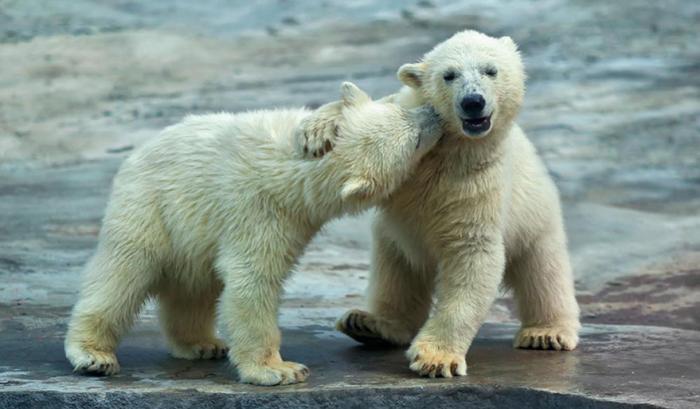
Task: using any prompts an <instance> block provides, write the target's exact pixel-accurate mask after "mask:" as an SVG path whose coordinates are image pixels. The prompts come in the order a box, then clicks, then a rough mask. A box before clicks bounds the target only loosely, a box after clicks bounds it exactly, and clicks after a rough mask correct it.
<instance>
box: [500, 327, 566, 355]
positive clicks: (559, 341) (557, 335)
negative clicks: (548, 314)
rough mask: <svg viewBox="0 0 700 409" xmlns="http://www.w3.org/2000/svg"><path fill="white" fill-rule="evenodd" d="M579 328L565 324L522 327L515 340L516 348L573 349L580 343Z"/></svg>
mask: <svg viewBox="0 0 700 409" xmlns="http://www.w3.org/2000/svg"><path fill="white" fill-rule="evenodd" d="M577 332H578V331H577V330H576V329H575V328H572V327H570V326H565V325H561V326H560V325H542V326H532V327H524V328H520V331H518V334H517V335H516V336H515V339H514V340H513V347H514V348H525V349H553V350H555V351H562V350H563V351H571V350H572V349H574V348H576V345H577V344H578V335H577Z"/></svg>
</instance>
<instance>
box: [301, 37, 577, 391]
mask: <svg viewBox="0 0 700 409" xmlns="http://www.w3.org/2000/svg"><path fill="white" fill-rule="evenodd" d="M398 75H399V78H400V80H401V81H402V82H403V83H404V84H405V85H406V87H404V88H403V89H402V90H401V91H400V92H399V93H398V94H395V95H392V96H389V97H387V98H386V99H387V100H390V101H395V102H398V103H399V104H401V105H402V106H405V107H411V106H417V105H421V104H425V103H429V104H432V105H433V106H434V107H435V109H436V110H437V111H438V113H439V114H440V116H441V117H442V118H443V120H444V126H443V137H442V139H441V141H440V142H439V143H438V145H437V146H436V147H435V148H434V149H433V150H432V151H431V152H430V153H429V154H428V155H426V157H425V158H424V159H423V160H422V162H421V163H420V165H419V166H418V168H417V170H416V172H415V175H414V177H412V178H411V179H410V180H408V181H406V182H405V183H404V184H403V185H402V186H401V187H400V188H399V189H398V190H397V191H395V192H394V193H393V194H392V195H391V196H390V197H389V198H388V199H387V200H385V201H383V202H382V203H381V204H380V205H379V210H378V215H377V218H376V221H375V225H374V251H373V260H372V272H371V280H370V286H369V312H364V311H359V310H354V311H350V312H348V313H347V314H346V315H345V316H344V317H342V318H341V319H340V320H339V322H338V325H337V326H338V329H339V330H341V331H343V332H345V333H346V334H348V335H350V336H352V337H354V338H355V339H357V340H359V341H362V342H382V341H388V342H390V343H394V344H401V345H408V344H410V348H409V350H408V352H407V355H408V358H409V360H410V368H411V369H412V370H414V371H416V372H418V373H419V374H421V375H428V376H431V377H434V376H443V377H451V376H453V375H464V374H465V373H466V369H467V366H466V362H465V354H466V352H467V350H468V348H469V346H470V344H471V342H472V340H473V338H474V336H475V335H476V332H477V330H478V329H479V327H480V326H481V324H482V322H483V320H484V318H485V317H486V315H487V313H488V311H489V308H490V307H491V305H492V303H493V301H494V299H495V297H496V295H497V292H498V288H499V284H501V283H502V282H503V283H505V285H506V286H507V287H508V288H511V289H512V290H513V292H514V294H515V299H516V301H517V306H518V313H519V316H520V319H521V321H522V328H521V329H520V331H519V332H518V334H517V335H516V337H515V341H514V346H516V347H521V348H534V349H555V350H570V349H573V348H575V347H576V344H577V342H578V335H577V334H578V329H579V327H580V325H579V319H578V315H579V309H578V305H577V303H576V298H575V297H574V285H573V277H572V273H571V267H570V263H569V256H568V253H567V249H566V235H565V232H564V225H563V222H562V215H561V209H560V204H559V197H558V192H557V189H556V187H555V185H554V183H553V182H552V179H551V178H550V177H549V175H548V173H547V170H546V169H545V167H544V165H543V164H542V161H541V160H540V159H539V157H538V156H537V153H536V151H535V148H534V147H533V145H532V144H531V143H530V141H529V140H528V139H527V137H526V136H525V134H524V133H523V131H522V130H521V129H520V127H519V126H518V125H516V124H515V123H514V119H515V117H516V114H517V112H518V110H519V108H520V106H521V103H522V99H523V94H524V89H525V85H524V81H525V74H524V71H523V66H522V62H521V59H520V55H519V53H518V50H517V47H516V45H515V44H514V43H513V41H512V40H511V39H510V38H508V37H503V38H492V37H488V36H486V35H484V34H481V33H477V32H474V31H465V32H461V33H458V34H456V35H454V36H453V37H452V38H450V39H448V40H447V41H445V42H443V43H441V44H439V45H438V46H436V47H435V48H434V49H433V50H432V51H430V52H429V53H427V54H426V55H425V57H424V58H423V60H422V61H421V62H419V63H416V64H407V65H404V66H402V67H401V68H400V69H399V73H398ZM334 108H335V111H334ZM335 112H337V106H336V107H333V106H328V107H326V109H325V110H324V111H319V113H318V114H317V116H312V117H311V118H310V119H309V122H310V125H309V127H310V131H309V132H308V135H309V138H308V140H307V147H308V148H309V149H310V150H311V151H315V150H316V149H317V145H318V144H319V143H320V142H325V143H326V144H329V143H331V144H332V133H329V132H328V128H329V125H328V124H329V123H331V122H332V117H333V115H335ZM433 297H434V302H433Z"/></svg>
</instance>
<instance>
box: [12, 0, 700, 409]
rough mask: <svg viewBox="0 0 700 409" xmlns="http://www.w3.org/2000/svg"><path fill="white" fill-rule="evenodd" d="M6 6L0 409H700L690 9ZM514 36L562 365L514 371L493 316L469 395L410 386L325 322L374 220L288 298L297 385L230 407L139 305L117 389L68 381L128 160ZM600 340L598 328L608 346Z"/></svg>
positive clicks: (521, 358)
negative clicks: (562, 221)
mask: <svg viewBox="0 0 700 409" xmlns="http://www.w3.org/2000/svg"><path fill="white" fill-rule="evenodd" d="M483 3H484V2H476V1H471V0H459V1H454V0H452V1H446V0H439V1H438V0H429V1H417V2H400V1H387V2H375V1H368V2H342V1H339V0H327V1H325V2H322V3H320V5H319V6H317V7H316V8H313V9H307V7H308V6H307V5H305V3H301V2H298V3H297V2H289V1H272V0H268V1H262V2H241V4H238V5H231V4H230V2H222V1H219V0H200V1H198V2H194V3H193V2H188V1H184V0H176V1H162V0H158V1H150V2H140V3H137V2H129V1H123V0H107V1H102V2H97V3H96V2H91V1H86V0H77V1H70V2H69V1H53V2H42V1H39V0H23V1H21V2H17V1H7V0H0V351H2V352H0V408H1V407H24V406H26V407H42V405H43V407H54V406H51V405H55V406H58V404H60V403H65V404H66V405H68V404H69V403H70V404H71V405H74V407H120V406H123V407H135V406H136V403H137V402H138V403H139V404H140V405H146V404H150V405H154V406H156V404H160V405H161V406H162V407H189V406H191V405H195V404H196V405H198V406H201V407H221V406H224V405H226V404H228V403H230V402H232V401H236V402H238V403H239V404H241V405H242V406H245V405H246V404H248V405H250V406H256V405H263V404H264V405H268V406H269V407H283V406H291V407H303V406H304V405H306V406H313V405H321V406H323V405H325V406H334V405H335V406H346V407H360V406H364V407H367V406H372V405H375V406H377V407H384V406H389V405H390V404H394V403H395V404H396V405H397V406H398V405H399V404H403V405H405V406H406V407H413V406H419V405H420V406H426V405H440V406H446V407H450V406H459V407H470V406H469V405H471V406H472V407H484V406H487V407H512V406H522V407H556V406H559V407H574V406H575V407H579V406H580V407H618V406H619V407H622V406H625V405H627V404H630V405H637V404H638V405H643V404H649V405H653V406H660V407H671V408H676V407H678V408H682V407H688V408H691V407H697V406H698V405H700V402H699V400H700V397H699V395H700V387H698V384H700V376H698V375H699V374H698V372H697V368H698V367H700V358H699V357H698V355H697V352H696V351H697V349H698V346H700V343H699V342H698V341H699V337H700V335H698V334H700V267H698V266H700V216H699V212H698V209H699V208H700V154H699V153H698V148H700V64H699V63H698V62H699V61H700V42H698V41H697V33H698V31H697V27H698V24H699V23H700V3H698V2H694V1H690V0H686V1H681V0H668V1H664V2H610V1H600V0H593V1H582V0H551V1H546V2H536V3H533V2H529V1H525V0H508V1H505V0H504V1H501V2H491V3H489V4H487V5H484V4H483ZM465 28H474V29H478V30H481V31H485V32H487V33H490V34H492V35H510V36H512V37H513V38H514V39H515V40H516V42H518V43H519V44H520V46H521V49H522V52H523V55H524V57H525V60H526V64H527V68H528V73H529V82H528V94H527V96H526V105H525V107H524V109H523V112H522V115H521V117H520V123H521V125H522V126H523V128H524V129H525V130H526V132H527V133H528V135H530V137H531V138H532V140H533V141H534V142H535V144H536V145H537V147H538V149H539V151H540V153H541V154H542V156H543V157H544V159H545V161H546V162H547V165H548V166H549V168H550V170H551V171H552V173H553V175H554V177H555V180H556V181H557V184H558V185H559V187H560V189H561V193H562V198H563V202H564V211H565V217H566V222H567V227H568V231H569V237H570V249H571V253H572V259H573V262H574V267H575V272H576V279H577V290H578V298H579V301H580V303H581V305H582V310H583V320H584V322H586V323H587V325H586V328H585V332H584V336H583V338H582V344H581V348H580V349H579V350H577V351H575V352H573V353H567V354H563V353H560V354H557V353H549V352H528V351H516V350H512V349H510V347H509V341H508V339H509V338H510V337H511V336H512V334H513V333H514V331H515V326H514V325H516V320H515V318H514V316H513V314H512V312H511V311H512V305H511V302H510V299H509V297H508V296H507V295H504V297H503V298H501V299H499V301H498V303H497V304H496V305H495V306H494V308H493V310H492V313H491V316H490V317H489V323H488V324H487V325H486V327H485V328H484V330H483V331H482V332H481V333H480V336H479V338H478V339H477V342H476V344H475V346H474V348H472V350H471V351H470V354H469V355H468V362H469V363H470V373H469V376H468V377H467V378H464V379H459V380H451V381H436V380H421V379H417V378H415V377H413V375H412V374H411V373H409V372H408V371H407V369H406V367H407V365H406V363H405V362H404V360H403V358H402V354H401V351H397V350H392V351H376V350H366V349H362V348H359V347H356V346H354V345H355V344H353V343H352V341H350V340H347V339H344V338H342V337H341V336H340V335H338V334H335V333H334V332H333V331H332V330H331V328H332V322H333V320H334V319H335V318H336V317H338V316H339V315H340V314H342V312H344V310H345V309H347V308H350V307H361V306H362V304H363V299H362V293H363V291H364V287H365V283H366V278H367V273H368V262H369V252H368V248H369V242H370V236H369V230H368V225H369V220H370V219H371V214H366V215H363V216H361V217H359V218H355V219H342V220H339V221H337V222H334V223H333V224H331V225H330V226H329V227H328V229H326V231H325V232H324V234H323V235H322V236H321V237H319V238H318V240H316V241H314V242H313V243H312V244H311V246H310V247H309V249H308V252H307V254H306V255H305V256H304V258H303V259H302V261H301V263H300V265H299V268H298V270H299V271H298V273H297V274H295V275H294V277H293V278H292V280H290V282H289V285H288V286H287V293H286V296H285V300H284V304H283V308H282V311H281V324H282V326H283V327H284V328H285V329H286V332H285V340H284V343H285V345H284V349H283V353H284V354H285V355H286V356H288V358H289V359H297V360H299V361H302V362H304V363H307V364H309V366H310V367H311V369H312V371H313V375H312V378H311V380H310V382H309V383H308V384H305V385H300V386H293V387H285V388H277V389H274V388H273V389H266V388H257V387H252V386H243V385H238V384H235V383H234V382H233V380H234V376H235V375H233V371H229V370H228V369H227V368H226V365H225V364H224V363H214V362H198V363H190V362H185V361H179V360H175V359H172V358H168V357H167V355H166V352H165V349H164V346H163V343H162V340H161V337H160V335H159V332H158V329H157V322H156V320H155V313H154V309H153V306H152V305H149V306H148V307H147V308H146V309H145V311H144V312H143V314H142V316H141V319H140V321H139V323H138V324H137V327H136V329H135V330H134V331H133V332H132V333H131V334H130V335H129V336H128V337H127V338H126V339H125V342H124V346H123V347H122V348H121V349H120V351H119V357H120V360H121V363H122V367H123V372H122V374H121V375H119V376H117V377H116V378H113V379H98V378H85V377H79V376H77V375H72V374H71V373H70V368H69V365H68V364H67V362H65V360H64V357H63V352H62V348H61V336H62V334H63V331H64V329H65V323H66V320H67V316H68V313H69V309H70V306H71V305H72V304H73V303H74V301H75V297H76V291H77V286H78V282H79V273H80V269H81V266H82V265H83V263H84V262H85V260H86V259H87V257H89V255H90V253H91V252H92V250H93V248H94V246H95V242H96V235H97V232H98V230H99V223H100V218H101V215H102V212H103V209H104V205H105V202H106V198H107V195H108V193H109V185H110V181H111V177H112V176H113V174H114V172H115V171H116V169H117V167H118V166H119V163H120V162H121V160H122V159H123V158H124V157H125V156H126V155H128V154H129V152H130V151H132V150H133V148H134V147H136V146H138V145H140V144H141V143H143V141H145V140H146V139H147V138H149V137H151V136H153V135H155V134H156V133H157V132H158V129H160V128H162V127H163V126H166V125H168V124H171V123H173V122H176V121H178V120H179V119H180V118H181V117H182V116H183V115H185V114H187V113H190V112H192V113H200V112H207V111H217V110H229V111H239V110H245V109H254V108H267V107H273V106H287V105H308V106H317V105H319V104H322V103H324V102H327V101H330V100H333V99H336V98H337V95H338V86H339V84H340V82H341V81H343V80H351V81H355V82H357V83H358V84H359V85H360V86H361V87H363V88H364V89H366V90H368V91H369V92H370V93H371V94H372V95H374V96H382V95H386V94H389V93H391V92H394V91H395V90H396V89H397V88H398V87H399V83H398V81H397V80H396V79H395V71H396V69H397V67H398V66H399V65H400V64H402V63H405V62H410V61H414V60H415V59H417V58H419V57H420V55H421V54H422V53H423V52H425V51H426V50H428V49H430V48H431V47H432V46H433V45H434V44H436V43H438V42H440V41H441V40H443V39H445V38H446V37H448V36H449V35H450V34H452V33H453V32H455V31H458V30H461V29H465ZM604 324H612V325H604Z"/></svg>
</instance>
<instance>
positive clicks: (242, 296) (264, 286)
mask: <svg viewBox="0 0 700 409" xmlns="http://www.w3.org/2000/svg"><path fill="white" fill-rule="evenodd" d="M272 237H274V236H272ZM262 247H264V249H261V248H257V249H254V250H250V249H249V250H248V251H246V252H242V254H246V255H250V254H251V253H252V254H253V256H252V257H250V256H248V257H246V256H243V255H242V254H241V253H239V254H233V253H227V254H224V255H220V256H219V259H218V261H217V270H218V271H219V272H220V274H221V275H222V276H223V277H224V291H223V293H222V296H221V301H220V314H221V321H222V323H223V324H224V327H225V329H226V332H227V334H228V337H229V338H230V350H229V359H230V361H231V363H232V364H233V365H234V366H235V367H236V368H237V370H238V375H239V378H240V381H241V382H244V383H251V384H255V385H268V386H270V385H287V384H292V383H298V382H303V381H305V380H306V378H307V377H308V376H309V369H308V368H307V367H306V366H304V365H302V364H299V363H296V362H289V361H283V360H282V357H281V356H280V353H279V349H280V341H281V334H280V330H279V328H278V326H277V313H278V309H279V303H280V298H281V294H282V285H283V282H284V279H285V278H286V276H287V274H288V271H289V269H290V268H291V265H292V261H291V260H288V259H286V258H288V257H289V256H288V253H283V252H279V251H273V250H274V249H275V248H276V246H274V245H267V244H263V245H262ZM256 253H260V254H256Z"/></svg>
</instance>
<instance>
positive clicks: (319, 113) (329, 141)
mask: <svg viewBox="0 0 700 409" xmlns="http://www.w3.org/2000/svg"><path fill="white" fill-rule="evenodd" d="M341 112H342V103H341V102H340V101H337V102H331V103H330V104H326V105H324V106H322V107H320V108H318V109H317V110H316V111H315V112H314V113H312V114H311V115H309V117H307V118H306V119H304V122H303V123H302V126H300V127H299V130H298V131H297V132H298V136H297V140H299V142H300V143H301V145H302V146H301V150H302V152H301V154H302V156H303V157H305V158H321V157H323V156H324V155H325V154H326V153H328V152H330V151H331V150H333V145H334V144H335V138H336V136H337V133H338V130H337V123H336V122H337V119H338V118H339V117H340V114H341Z"/></svg>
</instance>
